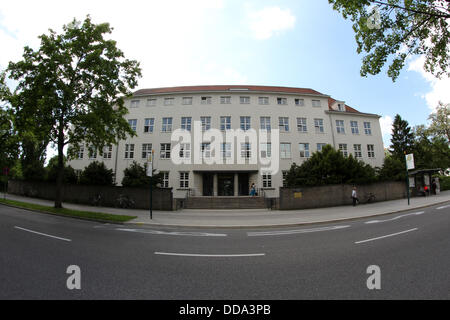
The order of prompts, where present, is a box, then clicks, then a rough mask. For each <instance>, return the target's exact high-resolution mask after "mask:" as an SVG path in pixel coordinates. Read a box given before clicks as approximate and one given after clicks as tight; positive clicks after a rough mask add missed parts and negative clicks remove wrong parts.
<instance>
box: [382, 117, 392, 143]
mask: <svg viewBox="0 0 450 320" xmlns="http://www.w3.org/2000/svg"><path fill="white" fill-rule="evenodd" d="M393 123H394V120H393V119H392V118H391V117H390V116H384V117H382V118H380V126H381V134H382V136H383V143H384V147H385V148H387V147H389V145H390V144H391V136H392V124H393Z"/></svg>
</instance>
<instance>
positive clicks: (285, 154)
mask: <svg viewBox="0 0 450 320" xmlns="http://www.w3.org/2000/svg"><path fill="white" fill-rule="evenodd" d="M280 157H281V159H290V158H291V144H290V143H280Z"/></svg>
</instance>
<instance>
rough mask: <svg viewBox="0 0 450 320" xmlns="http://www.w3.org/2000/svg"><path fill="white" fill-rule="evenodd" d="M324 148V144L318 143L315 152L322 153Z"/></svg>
mask: <svg viewBox="0 0 450 320" xmlns="http://www.w3.org/2000/svg"><path fill="white" fill-rule="evenodd" d="M325 146H326V143H318V144H317V152H320V151H322V149H323V147H325Z"/></svg>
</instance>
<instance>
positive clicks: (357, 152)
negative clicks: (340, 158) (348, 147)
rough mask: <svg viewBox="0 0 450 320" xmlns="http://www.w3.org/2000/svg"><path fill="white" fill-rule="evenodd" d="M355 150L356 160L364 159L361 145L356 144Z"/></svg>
mask: <svg viewBox="0 0 450 320" xmlns="http://www.w3.org/2000/svg"><path fill="white" fill-rule="evenodd" d="M353 150H354V151H355V158H362V153H361V145H360V144H354V145H353Z"/></svg>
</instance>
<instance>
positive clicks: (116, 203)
mask: <svg viewBox="0 0 450 320" xmlns="http://www.w3.org/2000/svg"><path fill="white" fill-rule="evenodd" d="M8 193H11V194H16V195H21V196H27V197H34V198H40V199H46V200H54V199H55V185H54V184H51V183H46V182H25V181H14V180H11V181H9V183H8ZM63 201H64V202H70V203H80V204H86V205H96V206H102V207H127V204H130V205H131V206H130V208H135V209H149V208H150V189H144V188H125V187H113V186H84V185H64V187H63ZM152 202H153V209H154V210H166V211H171V210H173V197H172V189H171V188H167V189H153V201H152Z"/></svg>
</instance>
